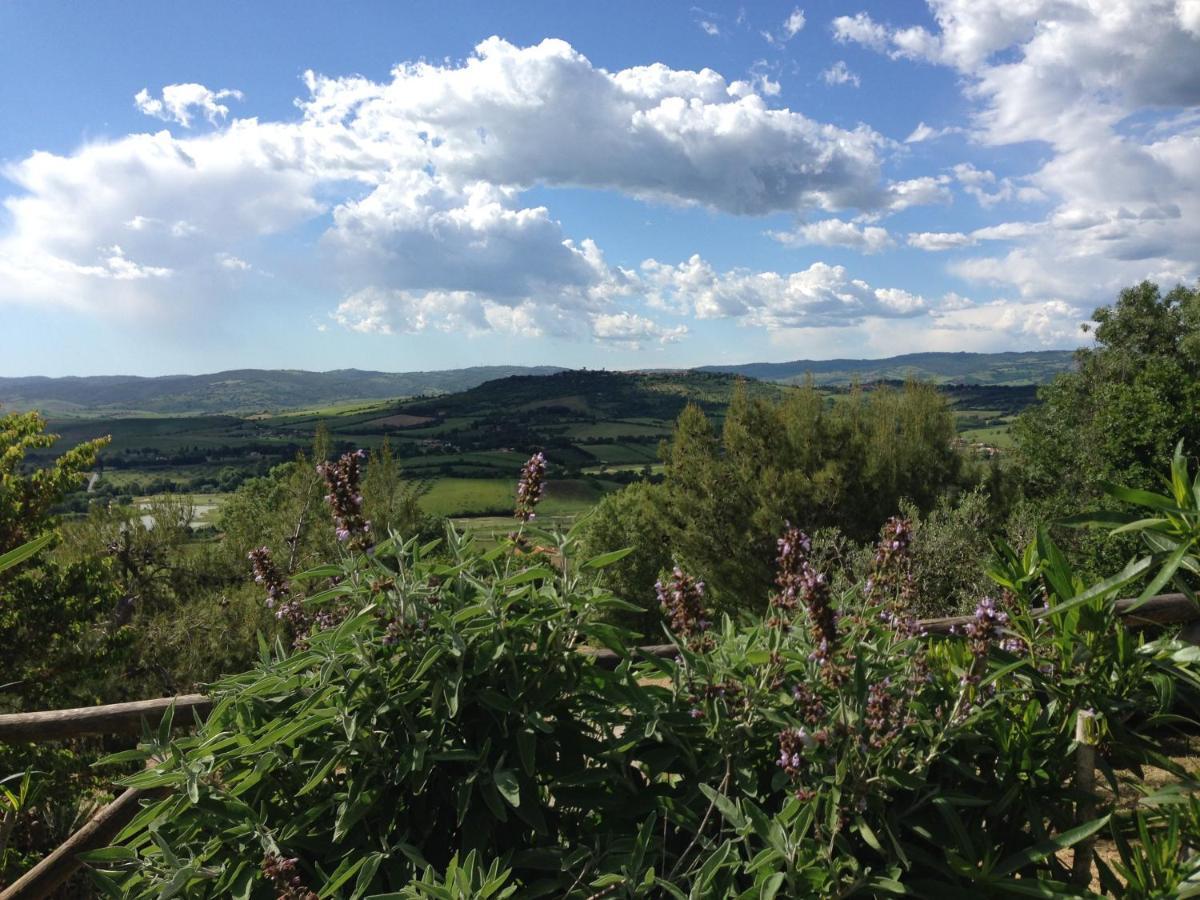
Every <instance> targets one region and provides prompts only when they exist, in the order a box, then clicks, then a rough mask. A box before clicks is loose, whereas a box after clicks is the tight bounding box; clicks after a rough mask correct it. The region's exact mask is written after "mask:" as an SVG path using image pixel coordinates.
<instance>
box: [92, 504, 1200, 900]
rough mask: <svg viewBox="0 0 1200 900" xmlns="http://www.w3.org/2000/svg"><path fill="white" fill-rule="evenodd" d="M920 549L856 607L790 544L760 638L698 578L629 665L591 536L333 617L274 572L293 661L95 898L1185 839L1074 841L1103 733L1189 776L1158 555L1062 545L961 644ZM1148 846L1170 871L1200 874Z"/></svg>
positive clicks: (531, 535) (818, 880) (366, 891)
mask: <svg viewBox="0 0 1200 900" xmlns="http://www.w3.org/2000/svg"><path fill="white" fill-rule="evenodd" d="M1196 534H1197V535H1200V524H1197V527H1196ZM910 537H911V533H910V529H909V528H908V526H907V524H906V523H904V522H903V521H900V520H895V521H893V522H890V523H889V524H888V526H887V527H886V528H885V531H884V533H883V536H882V539H881V541H880V544H879V546H878V549H877V551H876V554H875V557H874V561H873V563H872V570H871V574H870V577H869V579H868V580H867V581H865V582H862V583H860V584H857V585H855V586H853V587H852V588H850V589H847V590H846V591H844V592H841V593H838V594H835V593H834V592H833V591H832V589H831V587H830V584H829V582H828V580H827V579H825V578H824V577H823V576H822V575H821V574H820V573H818V572H817V571H816V569H815V568H814V567H813V564H812V557H811V546H810V543H809V541H808V540H807V538H806V537H805V536H804V535H802V534H800V533H799V532H798V531H796V530H795V529H789V530H788V531H787V532H786V533H785V534H784V535H783V537H782V538H781V539H780V542H779V544H778V559H777V568H776V580H775V589H774V591H773V592H772V594H771V596H770V598H769V602H768V604H767V614H766V616H765V617H764V618H763V619H761V620H758V621H746V622H744V623H740V624H739V623H735V622H734V621H732V620H731V619H730V618H729V617H727V616H726V617H722V618H720V619H718V620H715V621H712V620H711V614H710V613H709V612H708V610H707V609H706V598H705V594H704V590H703V587H702V586H701V585H700V584H698V583H697V582H696V581H695V579H693V578H691V577H689V576H687V575H686V574H685V573H678V574H677V575H676V576H675V577H674V578H673V580H672V581H671V582H669V583H668V584H666V585H664V587H663V590H662V592H661V593H662V595H663V596H664V598H665V599H666V600H667V601H668V606H669V609H668V612H669V614H670V619H671V622H672V628H673V629H674V639H675V641H676V643H677V650H678V659H677V660H642V661H635V659H634V658H632V657H631V656H630V655H629V653H628V651H627V650H626V647H625V642H626V640H627V639H628V637H629V635H628V633H627V632H624V631H622V630H621V629H618V628H616V627H614V626H612V625H610V624H606V623H605V622H604V621H603V618H604V616H605V615H606V614H607V613H608V612H610V611H611V610H613V609H616V608H623V607H624V606H625V605H624V604H623V603H622V602H621V601H618V600H616V599H615V598H613V597H612V596H611V595H610V594H609V593H607V592H606V591H604V590H601V589H598V588H596V587H594V586H592V585H591V581H590V579H589V578H588V577H587V573H588V572H590V571H593V570H596V569H602V568H603V567H604V566H605V565H612V564H615V563H616V562H617V560H618V559H619V557H620V554H619V553H617V554H609V555H606V556H604V557H599V558H593V559H590V560H588V561H587V562H584V563H582V564H578V563H577V562H576V556H575V551H576V547H575V536H573V535H566V536H559V535H555V534H549V533H546V532H540V531H537V530H534V529H531V528H528V527H526V528H525V529H524V531H523V532H522V533H521V534H520V535H519V536H518V538H517V539H516V540H515V541H512V542H509V543H507V544H505V545H502V546H500V547H498V548H495V549H492V550H488V551H486V552H485V551H483V550H481V549H480V548H477V547H476V546H474V545H473V543H472V542H471V541H470V540H468V539H465V538H463V537H461V536H459V535H458V534H456V533H455V532H454V531H453V530H452V529H451V530H448V531H447V535H446V548H445V550H446V553H447V558H446V559H445V560H444V561H435V560H434V559H432V558H431V557H430V556H429V554H430V552H431V551H432V550H433V548H432V547H431V546H429V545H425V546H418V545H417V543H416V542H415V541H410V542H407V543H405V544H401V543H400V542H399V541H396V540H394V539H393V540H391V541H387V542H384V543H383V544H382V545H380V546H377V547H376V548H375V550H374V552H373V553H372V554H370V555H362V554H359V555H347V556H345V557H344V558H343V559H342V561H341V562H340V563H339V564H337V565H334V566H326V567H322V568H319V569H316V570H314V571H312V572H310V573H309V574H308V575H307V576H306V577H305V578H304V579H303V580H304V582H305V583H307V584H309V585H310V586H311V589H312V593H311V595H310V596H309V597H307V598H305V599H300V598H298V597H297V596H295V595H294V594H289V593H288V590H289V588H288V586H286V585H284V584H282V582H281V581H280V580H279V579H278V578H277V577H276V576H273V575H271V573H270V571H269V567H268V562H269V561H268V562H264V563H262V566H263V569H262V571H263V572H265V573H266V577H265V578H264V583H265V584H266V586H267V588H268V590H270V591H271V593H272V596H273V598H274V599H275V601H276V602H277V603H281V604H283V605H282V606H281V607H280V608H281V609H284V610H286V611H287V612H286V615H287V617H288V618H289V620H290V621H293V622H294V623H295V625H296V632H295V640H296V645H295V648H294V649H289V648H287V647H286V646H284V645H283V644H282V643H280V644H277V645H276V646H275V647H274V648H270V647H264V648H263V650H262V659H261V661H260V662H259V664H258V665H257V666H256V667H255V668H254V669H253V670H251V671H249V672H247V673H245V674H244V675H240V676H236V677H233V678H228V679H225V680H223V681H221V682H220V683H218V684H217V685H215V686H214V689H213V695H214V697H215V699H216V700H217V703H216V706H215V708H214V710H213V712H212V714H211V716H210V717H209V719H208V721H207V722H206V723H205V724H204V725H203V726H201V727H200V728H199V730H198V732H197V734H196V735H195V736H194V737H182V738H179V739H176V740H173V741H172V740H168V733H169V729H168V728H167V727H164V728H161V729H160V730H159V732H158V733H157V734H155V735H148V736H147V737H146V739H145V740H144V742H143V744H142V745H141V747H140V749H139V750H138V751H134V752H132V753H122V754H118V755H117V756H116V757H114V761H124V762H129V761H131V760H133V759H144V760H147V761H150V760H152V759H156V760H160V761H159V762H155V763H153V764H152V767H151V768H149V769H148V770H147V771H145V772H144V773H141V774H138V775H136V776H133V777H132V778H129V779H127V780H126V782H125V783H127V784H130V785H136V786H140V787H144V788H167V789H169V791H170V793H169V795H168V796H167V797H166V798H165V799H162V800H158V801H155V802H153V803H151V804H150V805H148V806H147V807H146V808H145V809H144V810H143V811H142V813H141V814H140V815H139V816H138V818H137V820H136V821H135V822H134V823H133V824H132V825H131V826H129V827H128V828H127V829H126V831H125V833H124V834H123V836H122V838H121V840H120V842H119V843H118V844H117V845H115V846H114V847H111V848H108V849H106V850H104V851H101V852H98V853H97V854H94V855H93V857H92V861H93V863H94V864H95V865H97V866H98V867H100V869H99V871H98V873H97V877H98V878H99V879H100V881H101V883H102V885H103V887H104V889H105V890H106V891H107V892H108V893H109V894H110V895H111V896H115V897H126V898H134V897H139V898H140V897H151V896H153V897H157V896H161V895H162V894H164V893H165V894H170V893H172V892H174V893H176V894H184V895H186V896H189V897H206V896H211V897H226V896H246V897H271V896H276V895H282V896H288V897H312V896H316V892H318V891H319V892H320V895H321V896H343V897H354V898H360V897H364V896H367V895H379V896H384V895H386V896H409V897H424V896H429V897H460V896H461V897H466V896H475V895H476V894H478V895H484V894H485V893H487V892H490V893H492V894H493V895H498V894H500V895H502V893H503V892H505V891H509V892H511V891H512V890H513V889H514V888H515V889H516V891H517V892H518V893H519V894H520V896H539V895H545V896H564V897H578V898H584V897H592V896H596V895H597V894H601V895H604V896H607V895H620V896H629V897H638V896H674V897H685V896H689V895H690V896H749V897H761V896H766V897H771V896H781V897H784V896H786V897H800V896H848V895H853V894H857V895H864V896H876V895H883V894H892V893H909V894H915V895H918V896H957V895H963V894H965V893H966V892H968V891H971V892H975V893H982V894H984V895H990V896H996V895H1002V894H1024V895H1036V896H1070V895H1078V894H1079V893H1080V891H1079V890H1078V889H1075V888H1072V887H1070V886H1069V885H1068V883H1067V879H1068V877H1069V870H1068V869H1067V867H1066V864H1065V863H1064V862H1063V861H1062V860H1061V859H1060V858H1059V857H1058V856H1057V855H1056V854H1057V852H1058V851H1060V850H1062V849H1064V848H1066V847H1069V846H1072V845H1074V844H1077V843H1079V842H1080V841H1083V840H1084V839H1086V838H1087V837H1089V836H1090V835H1092V834H1095V833H1096V832H1098V831H1099V830H1101V829H1103V828H1105V827H1106V826H1107V827H1111V828H1112V829H1114V830H1115V832H1116V833H1117V834H1119V835H1121V836H1122V838H1123V839H1124V838H1126V837H1128V836H1130V835H1131V834H1134V833H1135V832H1136V829H1137V828H1139V827H1146V828H1149V829H1151V830H1155V831H1156V830H1157V829H1159V828H1161V827H1163V825H1164V822H1165V821H1166V820H1165V819H1164V818H1163V816H1162V814H1161V813H1153V812H1139V813H1134V814H1133V815H1130V814H1126V813H1122V812H1120V811H1118V810H1115V809H1113V808H1111V807H1109V808H1104V809H1101V810H1100V812H1099V813H1098V814H1097V816H1096V817H1095V818H1093V819H1090V820H1088V821H1085V822H1079V821H1078V820H1077V818H1076V803H1077V801H1078V800H1079V799H1080V796H1079V794H1078V792H1077V791H1076V790H1075V788H1074V787H1073V779H1074V772H1075V766H1076V763H1075V758H1074V751H1075V749H1076V739H1075V734H1076V717H1077V715H1078V714H1079V713H1080V711H1083V710H1087V711H1089V712H1090V713H1094V714H1095V717H1096V718H1095V721H1096V722H1097V723H1098V726H1097V729H1096V740H1097V741H1098V743H1099V745H1100V747H1099V749H1100V751H1101V754H1102V756H1103V757H1104V758H1105V761H1106V762H1105V764H1106V765H1108V766H1124V765H1138V764H1140V763H1143V762H1147V761H1150V760H1154V761H1155V762H1156V764H1158V765H1164V764H1165V765H1170V763H1169V762H1164V760H1163V759H1162V758H1161V757H1159V756H1158V754H1156V753H1155V751H1154V749H1153V745H1152V743H1151V742H1150V741H1148V740H1147V735H1148V734H1149V733H1151V732H1152V730H1153V729H1156V728H1160V727H1162V726H1164V725H1165V724H1167V723H1169V722H1171V721H1173V716H1174V712H1175V710H1174V708H1173V707H1174V705H1175V704H1176V703H1178V702H1180V701H1179V700H1177V699H1176V696H1175V692H1174V685H1176V684H1177V683H1178V684H1183V685H1187V686H1188V687H1189V689H1193V690H1194V689H1196V688H1200V679H1198V678H1197V674H1196V671H1195V661H1196V659H1197V654H1196V653H1195V651H1194V650H1193V649H1191V648H1185V647H1183V646H1182V645H1180V644H1179V643H1178V642H1176V641H1174V640H1172V639H1170V638H1163V639H1161V640H1157V641H1154V642H1149V643H1148V642H1145V641H1144V639H1142V638H1139V637H1136V636H1134V635H1132V634H1131V633H1129V632H1126V631H1125V630H1124V629H1123V628H1122V627H1121V626H1120V624H1119V622H1118V621H1117V617H1116V613H1115V610H1114V607H1113V603H1112V599H1113V597H1114V596H1116V594H1117V593H1118V592H1119V591H1121V590H1122V589H1123V588H1125V587H1126V586H1127V585H1129V584H1130V583H1132V582H1133V581H1134V580H1136V579H1137V578H1139V577H1142V576H1143V575H1144V574H1145V573H1146V572H1147V571H1148V570H1149V569H1150V567H1151V565H1152V563H1153V559H1152V558H1147V559H1143V560H1141V561H1139V562H1138V563H1137V564H1134V565H1130V566H1129V567H1127V568H1126V569H1125V570H1124V571H1123V572H1122V573H1121V574H1120V575H1118V576H1116V577H1113V578H1111V579H1108V580H1107V581H1106V582H1104V583H1102V584H1097V585H1093V586H1090V587H1087V586H1085V585H1084V584H1083V582H1082V581H1081V579H1079V578H1078V576H1076V574H1075V573H1074V572H1073V571H1072V570H1071V569H1070V567H1069V565H1068V564H1067V562H1066V560H1065V559H1064V558H1063V557H1062V554H1061V552H1060V551H1059V550H1058V548H1057V547H1056V546H1055V545H1054V544H1053V543H1052V542H1051V540H1050V538H1049V536H1048V535H1047V534H1046V533H1045V532H1044V531H1043V532H1041V533H1040V534H1039V536H1038V538H1037V539H1036V540H1035V541H1034V542H1033V543H1032V544H1031V545H1030V546H1029V547H1028V548H1027V549H1026V550H1025V551H1024V552H1023V553H1021V554H1017V553H1008V554H1006V555H1005V557H1004V559H1003V560H1002V562H1001V563H1000V564H999V565H998V566H997V568H996V570H995V571H994V572H993V575H994V578H995V580H996V581H997V583H998V596H997V599H996V600H990V599H988V600H985V601H982V602H980V604H979V606H978V608H977V609H976V610H975V613H974V616H973V619H972V623H971V624H970V625H969V626H968V627H967V629H966V633H965V634H964V635H962V636H924V635H922V634H919V633H918V632H917V631H915V629H914V628H913V627H912V622H911V619H910V611H911V605H912V604H911V601H912V580H911V579H910V578H909V575H910V573H911V566H912V560H911V557H910V555H909V553H908V544H909V539H910ZM1194 539H1195V536H1193V537H1192V538H1191V539H1190V540H1192V544H1189V546H1193V545H1194ZM1172 553H1173V555H1172V557H1171V558H1172V559H1174V558H1175V556H1174V551H1173V552H1172ZM1180 557H1181V558H1182V554H1180ZM1189 559H1190V557H1189ZM1168 565H1170V560H1168ZM1170 574H1171V575H1178V574H1179V570H1178V560H1176V568H1175V569H1173V570H1172V572H1171V573H1170ZM1156 580H1158V579H1156ZM1042 605H1046V606H1048V607H1049V608H1048V609H1046V610H1043V611H1040V612H1039V608H1040V607H1041V606H1042ZM589 642H591V643H600V644H604V645H606V646H608V647H610V648H612V649H613V650H614V651H616V652H617V654H618V656H619V658H620V659H621V662H620V664H619V665H618V666H617V667H616V669H615V671H611V672H610V671H606V670H605V669H603V668H602V667H601V666H599V665H598V664H597V662H596V659H595V657H594V655H590V654H586V653H582V652H580V651H579V646H580V645H581V644H585V643H589ZM1180 696H1182V694H1181V695H1180ZM1156 817H1157V818H1156ZM1176 818H1177V819H1180V820H1181V821H1182V820H1184V819H1186V815H1184V816H1183V817H1182V819H1181V817H1180V815H1179V814H1177V815H1176ZM1131 829H1132V830H1131ZM1195 837H1198V836H1197V835H1192V836H1191V837H1189V838H1188V839H1189V840H1191V839H1194V838H1195ZM1127 843H1128V841H1127ZM1127 849H1128V851H1129V852H1128V853H1124V854H1123V857H1122V858H1123V861H1124V863H1128V867H1129V868H1130V870H1131V871H1132V870H1133V869H1138V866H1141V868H1140V869H1138V872H1140V873H1141V874H1140V875H1138V878H1139V879H1140V880H1141V881H1142V882H1154V883H1156V884H1157V883H1163V884H1176V883H1178V882H1179V881H1180V880H1181V878H1182V877H1183V876H1182V875H1181V873H1183V872H1184V870H1185V869H1186V867H1187V866H1188V865H1190V864H1188V863H1180V862H1178V861H1176V860H1164V859H1162V858H1158V857H1156V858H1155V859H1156V861H1154V862H1153V865H1151V866H1150V867H1149V869H1147V867H1146V865H1144V864H1145V862H1146V860H1145V858H1144V857H1145V855H1146V854H1147V853H1150V852H1151V851H1150V848H1149V847H1146V846H1145V843H1144V842H1143V843H1138V844H1137V848H1135V847H1133V846H1132V844H1131V845H1130V846H1129V847H1127ZM1139 853H1140V854H1142V856H1141V857H1139V856H1138V854H1139ZM1193 868H1194V867H1193ZM1160 876H1162V877H1160ZM1106 877H1116V876H1115V875H1113V873H1112V872H1109V873H1108V875H1107V876H1106ZM1129 880H1131V881H1133V880H1134V879H1129ZM389 891H391V892H396V893H394V894H381V893H380V892H389Z"/></svg>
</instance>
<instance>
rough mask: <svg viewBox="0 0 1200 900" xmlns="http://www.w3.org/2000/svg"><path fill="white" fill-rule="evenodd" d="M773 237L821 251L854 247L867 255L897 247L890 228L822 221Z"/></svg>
mask: <svg viewBox="0 0 1200 900" xmlns="http://www.w3.org/2000/svg"><path fill="white" fill-rule="evenodd" d="M769 234H770V235H771V237H773V238H775V240H777V241H779V242H780V243H781V244H787V245H788V246H793V247H794V246H803V245H810V244H811V245H816V246H821V247H850V248H852V249H855V250H861V251H862V252H863V253H878V252H879V251H881V250H886V249H887V248H888V247H891V246H892V244H893V241H892V239H891V237H890V236H889V235H888V233H887V229H886V228H881V227H879V226H877V225H866V226H863V225H857V224H855V223H854V222H846V221H843V220H841V219H822V220H820V221H819V222H809V223H807V224H804V225H799V226H797V227H796V228H795V229H793V230H792V231H772V232H769Z"/></svg>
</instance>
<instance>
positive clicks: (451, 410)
mask: <svg viewBox="0 0 1200 900" xmlns="http://www.w3.org/2000/svg"><path fill="white" fill-rule="evenodd" d="M738 381H739V379H738V378H736V377H735V376H733V375H729V374H725V373H723V372H698V371H695V370H691V371H688V370H682V371H657V372H610V371H603V370H590V371H589V370H586V369H566V370H563V371H561V372H556V373H554V374H553V375H549V376H544V377H543V376H534V375H513V376H510V377H508V378H500V379H496V380H494V381H489V382H486V383H484V384H481V385H479V386H478V387H474V388H472V389H471V390H468V391H464V392H462V393H459V394H451V395H448V396H445V397H435V398H433V399H430V400H419V401H414V402H410V403H405V404H403V407H402V408H403V411H404V412H406V413H410V414H416V415H424V416H433V417H438V418H441V417H455V416H477V415H498V416H501V417H508V418H511V417H520V418H532V419H535V420H541V419H545V420H546V421H548V422H553V421H557V420H560V419H562V417H563V416H564V415H571V414H574V415H579V416H585V417H588V418H591V419H608V418H615V419H630V418H636V417H639V416H646V417H651V418H662V419H666V420H671V419H674V418H675V417H676V416H677V415H679V413H680V411H681V410H682V409H683V407H684V406H686V405H687V404H688V403H689V402H691V403H698V404H700V405H701V406H703V407H705V408H706V409H710V410H717V409H723V408H724V407H725V406H726V405H727V404H728V403H729V399H730V397H731V396H732V395H733V390H734V387H735V386H736V385H737V384H738ZM748 389H749V390H750V391H751V392H752V394H754V395H758V396H768V397H778V396H780V395H781V394H782V393H784V392H785V390H786V389H784V388H780V387H778V386H776V385H773V384H760V383H758V382H750V383H749V384H748Z"/></svg>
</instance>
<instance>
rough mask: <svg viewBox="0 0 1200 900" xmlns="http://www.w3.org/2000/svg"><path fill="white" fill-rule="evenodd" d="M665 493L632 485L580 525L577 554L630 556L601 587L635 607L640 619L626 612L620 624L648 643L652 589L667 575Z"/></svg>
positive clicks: (655, 627) (655, 620)
mask: <svg viewBox="0 0 1200 900" xmlns="http://www.w3.org/2000/svg"><path fill="white" fill-rule="evenodd" d="M666 502H667V492H666V489H665V488H664V487H663V486H662V485H658V484H648V483H646V482H638V483H635V484H631V485H630V486H629V487H627V488H625V489H624V490H622V491H617V492H615V493H612V494H609V495H608V496H606V497H605V498H604V499H603V500H601V501H600V502H599V503H598V504H597V505H596V507H595V508H594V509H593V510H592V511H591V512H590V513H589V514H588V515H587V517H586V518H585V519H584V520H583V521H582V522H581V523H580V528H579V536H580V553H582V554H583V555H584V556H585V557H590V556H598V555H600V554H601V553H604V552H606V551H608V550H611V549H612V548H613V547H633V548H634V552H632V553H630V554H629V555H627V556H625V557H624V558H623V559H620V560H617V561H616V562H614V563H613V564H611V565H609V566H607V567H605V568H604V570H603V572H602V573H601V578H602V580H603V583H604V585H605V587H607V588H608V589H609V590H611V591H612V592H613V594H615V595H616V596H618V597H621V598H623V599H626V600H628V601H629V602H631V603H634V604H635V605H640V606H646V607H647V609H646V610H645V611H644V612H643V613H641V614H638V613H633V612H626V613H623V614H622V615H621V616H620V620H621V621H622V622H623V623H624V624H625V625H626V626H627V627H629V628H632V629H633V630H634V631H636V632H639V633H641V634H643V635H645V636H647V637H648V638H650V639H652V641H651V642H653V640H657V639H658V635H659V634H661V631H662V625H661V623H662V613H661V611H660V610H659V609H657V608H655V607H654V606H653V605H652V604H651V603H650V598H652V597H653V596H654V583H655V582H656V581H658V579H659V578H660V577H661V576H662V575H663V573H664V572H667V571H669V570H670V568H671V566H672V564H673V561H672V558H671V548H670V533H669V532H668V531H667V511H666Z"/></svg>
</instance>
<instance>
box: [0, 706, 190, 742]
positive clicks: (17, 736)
mask: <svg viewBox="0 0 1200 900" xmlns="http://www.w3.org/2000/svg"><path fill="white" fill-rule="evenodd" d="M171 706H174V707H175V716H176V721H179V722H184V723H191V722H192V721H193V716H192V715H187V713H194V714H195V715H197V716H200V718H204V717H205V716H207V715H208V713H209V711H210V710H211V709H212V700H210V699H209V698H208V697H206V696H205V695H204V694H184V695H182V696H179V697H161V698H159V699H156V700H134V701H133V702H131V703H109V704H107V705H105V706H83V707H80V708H78V709H53V710H49V711H47V712H31V713H11V714H9V715H5V716H0V741H4V742H6V743H9V744H14V743H17V742H19V741H53V740H62V739H64V738H75V737H83V736H84V735H89V734H130V733H137V732H139V731H141V728H142V722H143V721H146V722H149V723H150V724H151V725H153V724H155V723H157V722H158V721H159V720H160V719H162V716H163V713H165V712H166V711H167V709H168V708H169V707H171ZM181 713H182V714H184V717H183V718H182V719H180V718H179V716H180V714H181Z"/></svg>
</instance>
